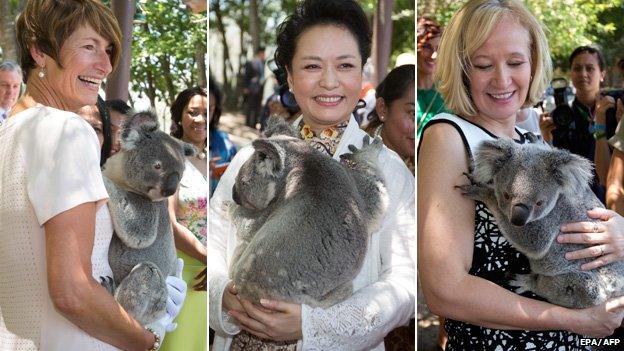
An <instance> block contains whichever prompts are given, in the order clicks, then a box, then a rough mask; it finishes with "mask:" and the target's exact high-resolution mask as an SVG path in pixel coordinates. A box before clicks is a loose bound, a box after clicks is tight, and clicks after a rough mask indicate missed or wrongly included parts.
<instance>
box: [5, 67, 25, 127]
mask: <svg viewBox="0 0 624 351" xmlns="http://www.w3.org/2000/svg"><path fill="white" fill-rule="evenodd" d="M21 87H22V69H21V68H20V66H19V65H18V64H17V63H15V62H13V61H8V60H7V61H4V62H2V63H0V125H2V123H4V121H5V120H6V119H7V118H8V117H9V113H10V112H11V108H12V107H13V105H15V103H16V102H17V99H18V98H19V93H20V88H21Z"/></svg>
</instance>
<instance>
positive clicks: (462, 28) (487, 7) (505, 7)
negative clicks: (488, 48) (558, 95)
mask: <svg viewBox="0 0 624 351" xmlns="http://www.w3.org/2000/svg"><path fill="white" fill-rule="evenodd" d="M505 15H507V16H509V18H513V19H514V20H516V21H518V23H519V24H521V25H522V26H523V27H524V28H525V29H526V30H527V31H528V32H529V41H530V42H529V52H530V55H531V57H530V58H529V59H530V64H531V76H532V80H531V83H530V86H529V91H528V94H527V97H526V99H525V101H524V104H523V105H522V107H528V106H533V105H535V104H536V103H537V102H538V101H539V100H540V99H541V96H542V93H543V92H544V90H545V89H546V87H547V86H548V84H550V78H551V76H552V62H551V59H550V50H549V49H548V42H547V40H546V35H545V34H544V30H543V29H542V26H541V24H540V23H539V22H538V21H537V19H536V18H535V17H534V16H533V15H532V14H531V13H530V12H529V11H528V10H527V9H526V8H525V7H524V5H523V4H522V3H521V2H520V1H518V0H472V1H469V2H468V3H466V4H465V5H464V6H463V7H462V8H461V9H460V10H459V11H458V12H457V13H455V15H453V18H452V19H451V21H450V23H449V25H448V26H447V27H446V28H445V29H444V33H443V34H442V39H441V40H440V48H439V50H438V58H437V61H438V62H437V65H438V67H439V69H437V70H436V73H435V78H436V80H438V81H439V84H438V90H439V91H440V94H441V95H442V96H443V97H444V101H445V104H446V106H447V108H449V109H450V110H452V111H453V112H454V113H456V114H458V115H462V116H475V115H476V114H477V109H476V107H475V105H474V102H473V101H472V98H471V97H470V87H469V84H470V80H469V79H470V78H469V75H468V72H469V71H470V69H471V67H472V62H471V59H470V57H471V56H472V55H473V54H474V53H475V51H476V50H477V49H478V48H479V47H481V45H483V43H484V42H485V41H486V40H487V39H488V37H489V36H490V34H491V33H492V30H493V29H494V27H495V26H496V25H497V24H498V22H499V21H500V20H501V18H503V16H505ZM440 68H442V69H440Z"/></svg>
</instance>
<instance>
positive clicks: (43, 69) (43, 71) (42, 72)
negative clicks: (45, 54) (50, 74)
mask: <svg viewBox="0 0 624 351" xmlns="http://www.w3.org/2000/svg"><path fill="white" fill-rule="evenodd" d="M38 75H39V78H43V77H45V75H46V71H45V67H41V69H40V70H39V74H38Z"/></svg>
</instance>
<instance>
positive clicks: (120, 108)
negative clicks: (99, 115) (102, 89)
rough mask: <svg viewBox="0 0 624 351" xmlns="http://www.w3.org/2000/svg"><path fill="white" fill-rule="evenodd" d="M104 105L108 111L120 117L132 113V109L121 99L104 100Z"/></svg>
mask: <svg viewBox="0 0 624 351" xmlns="http://www.w3.org/2000/svg"><path fill="white" fill-rule="evenodd" d="M104 105H105V106H106V108H108V109H109V110H110V111H115V112H119V113H121V114H122V115H129V114H130V113H131V112H132V108H131V107H130V106H128V104H126V103H125V102H124V101H123V100H121V99H112V100H106V101H104Z"/></svg>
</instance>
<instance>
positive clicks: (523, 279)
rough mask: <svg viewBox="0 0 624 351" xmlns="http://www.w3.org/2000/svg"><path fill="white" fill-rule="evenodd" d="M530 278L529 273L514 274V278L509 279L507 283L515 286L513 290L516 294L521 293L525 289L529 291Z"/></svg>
mask: <svg viewBox="0 0 624 351" xmlns="http://www.w3.org/2000/svg"><path fill="white" fill-rule="evenodd" d="M531 280H532V275H531V274H516V276H515V278H514V279H513V280H510V281H509V285H511V286H514V287H516V289H515V290H514V292H515V293H516V294H522V293H525V292H527V291H531V289H530V282H531Z"/></svg>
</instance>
